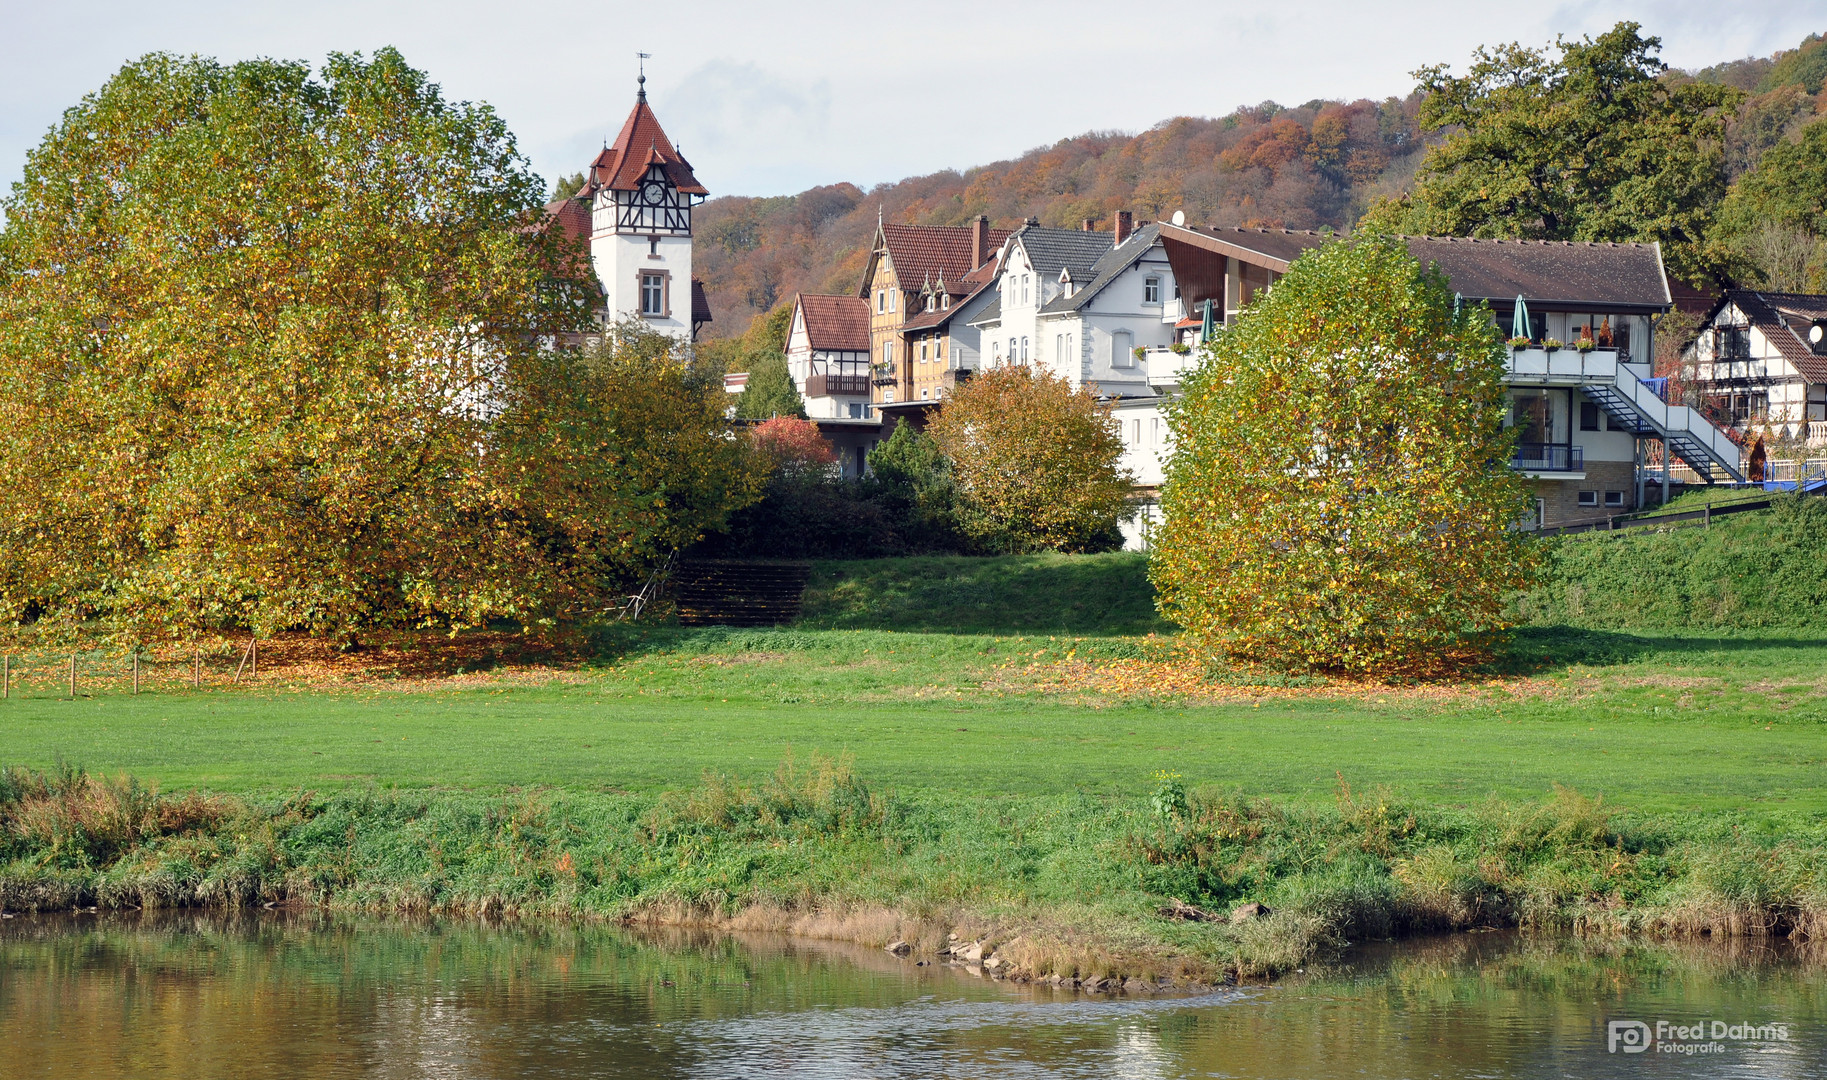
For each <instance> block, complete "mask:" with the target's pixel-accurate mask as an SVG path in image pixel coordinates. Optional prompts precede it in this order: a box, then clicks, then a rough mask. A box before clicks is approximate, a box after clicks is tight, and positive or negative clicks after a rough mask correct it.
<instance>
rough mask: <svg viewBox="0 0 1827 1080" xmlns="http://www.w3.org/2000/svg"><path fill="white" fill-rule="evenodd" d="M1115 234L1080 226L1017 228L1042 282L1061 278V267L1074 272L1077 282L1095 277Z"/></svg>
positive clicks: (1022, 244) (1017, 233)
mask: <svg viewBox="0 0 1827 1080" xmlns="http://www.w3.org/2000/svg"><path fill="white" fill-rule="evenodd" d="M1113 239H1114V237H1112V236H1111V234H1109V233H1107V232H1085V231H1083V230H1080V229H1043V228H1041V227H1040V226H1038V225H1027V226H1024V227H1022V228H1020V229H1017V230H1016V231H1015V241H1016V242H1017V243H1019V244H1020V245H1021V246H1022V249H1023V250H1024V251H1026V252H1027V253H1028V261H1029V262H1031V263H1033V264H1034V272H1035V273H1036V274H1038V275H1040V278H1041V280H1042V281H1057V280H1059V272H1060V270H1061V269H1066V270H1070V271H1071V272H1072V280H1073V281H1085V280H1087V279H1089V278H1090V277H1091V268H1092V267H1093V266H1095V265H1097V261H1098V260H1099V259H1101V258H1103V257H1104V255H1105V254H1106V253H1107V252H1109V251H1110V244H1111V241H1112V240H1113Z"/></svg>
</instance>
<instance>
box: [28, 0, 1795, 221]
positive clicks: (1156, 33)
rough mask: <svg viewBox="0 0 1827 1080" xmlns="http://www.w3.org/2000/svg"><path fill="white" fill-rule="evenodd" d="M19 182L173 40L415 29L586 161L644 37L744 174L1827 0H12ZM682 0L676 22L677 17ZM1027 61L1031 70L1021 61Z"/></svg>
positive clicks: (1783, 43) (532, 151)
mask: <svg viewBox="0 0 1827 1080" xmlns="http://www.w3.org/2000/svg"><path fill="white" fill-rule="evenodd" d="M0 9H4V10H0V14H4V15H5V16H6V25H7V33H6V34H5V35H0V182H8V181H10V180H11V179H13V178H16V177H17V176H18V175H19V170H20V167H21V165H22V162H23V158H24V155H25V152H26V150H27V148H29V147H30V146H31V145H33V144H34V143H36V142H37V141H38V139H39V138H41V137H42V135H43V133H44V131H45V129H46V128H48V127H49V126H50V125H52V124H54V123H55V122H56V121H57V118H58V116H59V114H60V113H61V112H62V110H63V109H64V108H66V107H68V106H70V105H72V104H74V103H75V102H76V101H77V100H78V99H79V98H80V97H81V96H82V94H83V93H84V92H86V91H88V90H92V89H94V88H95V87H97V86H99V85H100V84H101V83H102V81H104V80H105V79H106V78H107V77H108V76H109V75H110V74H112V73H113V72H114V71H115V70H116V69H118V68H119V67H120V65H121V64H122V63H123V62H125V61H127V60H129V59H131V58H133V57H136V56H139V55H141V54H143V53H145V52H147V51H151V50H154V49H166V50H171V51H175V52H184V53H189V52H196V53H202V54H206V55H214V56H217V57H220V58H222V59H225V60H233V59H240V58H245V57H250V56H284V57H302V58H307V59H311V60H321V59H322V58H323V55H324V53H326V52H328V51H329V50H332V49H342V50H358V49H359V50H372V49H374V48H376V47H377V46H380V45H384V44H393V45H397V46H399V47H400V48H401V49H402V51H404V52H405V54H406V57H407V59H408V60H409V61H411V62H412V63H414V64H416V65H417V66H419V67H422V68H424V69H426V70H427V71H429V72H430V73H431V75H432V77H433V78H434V79H436V80H437V81H438V82H440V83H442V84H443V85H444V87H445V89H446V92H447V93H448V94H450V96H452V97H456V98H465V99H472V100H485V101H488V102H490V103H492V104H493V105H495V107H496V108H497V109H498V110H499V111H500V113H501V115H502V116H503V118H504V119H505V120H506V121H507V122H508V124H509V125H510V127H512V128H513V130H514V132H515V133H516V135H517V136H518V137H519V139H520V145H521V147H522V149H523V150H524V151H525V152H526V153H527V154H528V155H529V157H531V158H532V160H533V163H534V166H535V167H536V168H538V169H539V170H540V171H541V172H542V173H544V174H546V175H547V176H548V177H551V176H555V175H557V174H559V173H568V172H573V171H576V170H577V169H579V168H580V167H581V166H582V165H583V163H584V162H586V161H587V160H588V159H589V157H590V155H591V153H592V152H593V151H594V150H595V149H596V148H597V147H599V146H600V145H601V142H602V139H603V137H604V136H605V135H613V134H614V132H615V130H616V129H617V128H618V127H619V126H620V125H621V122H622V118H623V117H624V116H626V115H627V112H628V109H629V107H630V106H631V104H632V102H633V97H634V53H635V51H636V50H637V49H639V50H643V51H646V52H651V53H653V54H654V59H653V60H652V61H651V62H650V63H649V66H648V89H649V91H650V97H651V98H652V101H653V103H654V107H655V109H656V111H657V112H658V113H659V116H660V119H661V121H662V122H663V123H664V124H665V125H666V130H667V133H668V134H669V135H671V136H672V137H673V138H674V139H675V140H677V141H678V142H680V143H681V144H683V145H684V147H685V149H686V152H687V153H688V154H689V155H690V157H691V159H692V164H693V166H694V167H695V168H696V170H697V172H698V174H699V176H700V178H701V179H702V180H703V181H704V183H705V185H706V186H707V187H709V188H710V189H711V190H712V191H713V192H716V193H719V194H775V193H783V192H791V191H797V190H800V189H802V188H805V187H808V186H811V185H813V184H821V183H834V182H837V181H840V180H849V181H852V182H855V183H858V184H862V185H864V186H867V185H869V184H873V183H877V182H881V181H885V180H894V179H898V178H899V177H902V176H905V175H909V174H913V173H922V172H929V171H932V170H935V169H940V168H962V167H966V166H970V165H975V164H982V163H986V162H989V161H993V160H996V159H998V158H1003V157H1008V156H1011V155H1014V154H1019V153H1021V152H1022V151H1024V150H1026V149H1028V148H1031V147H1034V146H1039V145H1045V144H1048V143H1052V142H1054V141H1056V140H1058V139H1060V138H1063V137H1066V136H1069V135H1075V134H1078V133H1081V132H1084V131H1088V130H1092V129H1119V130H1140V129H1143V128H1147V127H1149V126H1151V125H1152V124H1154V123H1156V122H1157V121H1160V120H1163V119H1166V118H1168V117H1170V116H1174V115H1179V114H1193V115H1207V116H1211V115H1221V114H1223V113H1226V112H1229V111H1230V110H1231V109H1233V108H1235V107H1237V106H1238V105H1243V104H1254V103H1256V102H1259V101H1262V100H1264V99H1267V98H1273V99H1275V100H1278V101H1281V102H1284V103H1287V104H1298V103H1300V102H1302V101H1307V100H1310V99H1312V98H1316V97H1359V96H1366V97H1382V96H1384V95H1387V94H1402V93H1405V92H1407V90H1408V89H1409V88H1410V87H1411V86H1412V80H1411V79H1410V78H1409V74H1408V73H1409V72H1410V71H1412V70H1414V69H1415V68H1417V67H1420V66H1422V65H1425V64H1433V63H1449V64H1455V65H1463V64H1464V62H1465V60H1466V58H1467V57H1468V56H1469V54H1470V52H1471V50H1472V48H1473V47H1475V46H1477V45H1479V44H1481V43H1497V42H1503V41H1512V40H1522V41H1524V42H1525V43H1532V44H1542V43H1546V42H1547V41H1549V40H1551V39H1552V38H1553V37H1554V35H1555V34H1556V33H1568V34H1580V33H1596V32H1599V31H1601V30H1604V29H1605V28H1606V27H1609V26H1610V25H1611V24H1612V23H1613V22H1615V21H1617V20H1619V19H1633V20H1636V21H1638V22H1641V23H1643V25H1644V27H1645V29H1646V31H1647V32H1649V33H1653V34H1658V35H1660V36H1661V37H1662V38H1663V39H1664V41H1665V43H1666V49H1665V56H1666V58H1667V59H1668V60H1669V61H1670V62H1671V63H1674V64H1677V65H1680V66H1689V67H1692V66H1700V65H1705V64H1710V63H1716V62H1719V61H1721V60H1729V59H1735V58H1737V57H1740V56H1744V55H1746V54H1747V53H1754V54H1760V55H1762V54H1768V53H1770V52H1771V51H1774V50H1775V49H1777V48H1782V47H1789V46H1793V45H1794V44H1795V43H1796V42H1798V41H1799V40H1800V39H1801V38H1802V36H1803V35H1804V34H1806V33H1808V32H1809V31H1811V30H1822V29H1827V0H1789V2H1783V3H1777V2H1769V0H1763V2H1752V3H1743V2H1740V3H1736V4H1721V3H1718V2H1717V0H1591V2H1585V3H1577V4H1576V3H1571V2H1569V3H1566V4H1565V5H1564V6H1563V7H1560V8H1535V9H1531V8H1528V7H1526V6H1525V7H1521V8H1519V7H1517V6H1516V5H1515V4H1513V3H1496V2H1491V0H1483V2H1480V0H1471V2H1468V0H1414V2H1411V3H1406V4H1401V5H1373V4H1365V3H1362V2H1357V0H1323V2H1322V0H1307V2H1292V3H1283V4H1280V5H1272V6H1266V5H1264V4H1262V3H1261V2H1260V0H1216V2H1214V0H1156V2H1154V3H1152V4H1148V5H1142V6H1137V5H1117V4H1111V3H1107V2H1091V0H1053V2H1050V3H1047V4H1044V5H1043V4H1034V3H1016V2H1013V0H928V2H927V3H924V4H921V5H919V6H918V7H916V8H908V7H906V6H905V5H857V4H853V3H849V2H846V0H801V2H798V3H793V4H765V3H753V2H737V0H698V2H696V3H693V4H689V5H686V4H664V5H655V4H654V3H653V2H652V0H646V2H643V3H636V2H634V0H606V2H603V3H599V4H596V5H584V6H579V5H576V4H572V3H559V2H557V0H518V2H515V3H507V2H504V0H440V2H438V3H431V2H430V0H391V2H386V0H377V2H358V0H320V2H316V3H312V2H309V0H305V2H293V3H286V4H280V3H276V2H266V3H261V2H250V0H233V2H230V0H167V2H166V3H162V4H157V5H149V4H145V3H143V2H141V0H131V2H130V0H98V2H96V3H92V4H90V5H88V6H86V7H84V8H82V9H75V8H70V7H67V6H57V5H50V4H43V3H41V2H37V0H0ZM656 13H658V14H659V16H660V17H659V18H657V19H656V18H655V17H654V16H655V14H656ZM1010 73H1013V74H1014V77H1012V78H1011V77H1008V76H1009V75H1010Z"/></svg>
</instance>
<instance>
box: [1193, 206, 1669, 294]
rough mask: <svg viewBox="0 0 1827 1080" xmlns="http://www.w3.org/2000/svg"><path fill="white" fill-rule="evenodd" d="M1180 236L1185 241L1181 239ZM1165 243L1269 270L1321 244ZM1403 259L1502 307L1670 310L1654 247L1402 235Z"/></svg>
mask: <svg viewBox="0 0 1827 1080" xmlns="http://www.w3.org/2000/svg"><path fill="white" fill-rule="evenodd" d="M1185 234H1191V235H1190V236H1187V235H1185ZM1161 235H1162V237H1163V238H1165V239H1182V238H1183V239H1184V240H1188V241H1192V242H1193V243H1194V244H1195V245H1196V246H1199V247H1203V248H1206V249H1208V250H1212V251H1217V252H1219V253H1220V254H1232V255H1236V256H1238V257H1240V258H1246V259H1249V257H1250V256H1251V255H1254V256H1257V257H1256V258H1254V259H1249V261H1252V262H1255V263H1257V264H1258V265H1266V266H1268V267H1269V268H1270V269H1272V270H1276V271H1285V270H1286V269H1287V267H1288V264H1289V263H1291V262H1293V261H1294V260H1295V259H1296V258H1299V257H1300V254H1301V253H1302V252H1304V251H1306V250H1307V249H1309V248H1313V247H1317V246H1319V245H1320V244H1322V243H1324V242H1325V241H1326V239H1327V237H1326V234H1324V233H1317V232H1296V231H1294V230H1291V229H1218V228H1208V227H1203V226H1199V227H1194V226H1174V225H1167V226H1162V232H1161ZM1401 239H1402V240H1403V242H1404V243H1406V244H1407V245H1408V251H1409V254H1411V255H1413V256H1414V257H1415V258H1417V259H1419V260H1420V261H1421V262H1422V263H1423V264H1426V263H1435V264H1438V265H1439V267H1440V269H1441V271H1442V272H1444V273H1445V274H1446V276H1447V280H1449V281H1450V282H1452V285H1453V289H1454V291H1456V292H1458V293H1459V294H1461V295H1462V296H1464V297H1465V298H1466V299H1467V300H1472V301H1477V300H1490V301H1492V302H1493V303H1492V306H1493V307H1497V308H1500V309H1504V310H1507V308H1505V306H1504V305H1505V304H1506V303H1507V302H1514V301H1515V299H1516V297H1517V296H1518V295H1521V296H1522V297H1524V298H1525V299H1527V300H1528V301H1529V302H1530V303H1531V304H1540V305H1543V306H1544V307H1545V308H1546V309H1549V310H1556V311H1561V310H1585V309H1601V310H1618V311H1623V310H1629V309H1637V310H1646V311H1663V310H1667V308H1668V307H1669V306H1670V305H1671V304H1672V303H1673V300H1672V298H1671V297H1670V295H1669V286H1668V278H1667V276H1666V275H1665V274H1664V273H1663V269H1662V253H1661V249H1660V248H1658V247H1657V246H1656V245H1655V244H1619V243H1583V242H1576V241H1567V240H1473V239H1465V238H1460V237H1450V236H1404V237H1402V238H1401Z"/></svg>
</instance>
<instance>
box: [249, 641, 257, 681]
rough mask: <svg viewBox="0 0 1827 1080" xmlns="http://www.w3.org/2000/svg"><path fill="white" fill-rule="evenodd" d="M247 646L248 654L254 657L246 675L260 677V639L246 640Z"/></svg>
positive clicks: (254, 677)
mask: <svg viewBox="0 0 1827 1080" xmlns="http://www.w3.org/2000/svg"><path fill="white" fill-rule="evenodd" d="M247 648H248V653H249V655H251V656H252V657H253V658H254V662H253V664H252V665H251V667H250V669H249V671H248V677H249V678H253V679H258V678H259V677H260V639H259V638H255V639H254V640H252V641H250V642H248V643H247Z"/></svg>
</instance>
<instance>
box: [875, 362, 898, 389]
mask: <svg viewBox="0 0 1827 1080" xmlns="http://www.w3.org/2000/svg"><path fill="white" fill-rule="evenodd" d="M869 381H870V382H872V383H874V384H876V385H877V386H893V385H895V384H896V383H899V382H900V381H901V373H900V372H899V371H898V370H896V368H895V366H894V365H893V364H877V365H875V366H874V367H872V368H870V369H869Z"/></svg>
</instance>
